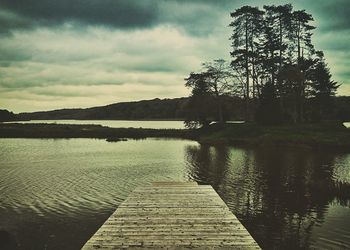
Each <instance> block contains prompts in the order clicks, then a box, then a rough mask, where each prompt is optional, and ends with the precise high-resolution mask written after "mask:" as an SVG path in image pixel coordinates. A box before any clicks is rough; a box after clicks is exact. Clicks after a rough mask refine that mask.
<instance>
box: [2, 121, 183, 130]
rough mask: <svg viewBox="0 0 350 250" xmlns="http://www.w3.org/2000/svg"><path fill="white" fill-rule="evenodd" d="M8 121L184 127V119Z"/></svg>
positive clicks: (163, 127)
mask: <svg viewBox="0 0 350 250" xmlns="http://www.w3.org/2000/svg"><path fill="white" fill-rule="evenodd" d="M8 123H24V124H25V123H49V124H50V123H56V124H94V125H102V126H106V127H110V128H156V129H183V128H185V126H184V122H183V121H123V120H33V121H22V122H8Z"/></svg>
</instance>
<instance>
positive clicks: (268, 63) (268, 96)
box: [185, 4, 339, 127]
mask: <svg viewBox="0 0 350 250" xmlns="http://www.w3.org/2000/svg"><path fill="white" fill-rule="evenodd" d="M231 18H232V22H231V23H230V24H229V26H230V27H231V28H232V34H231V37H230V42H231V48H232V50H231V53H230V57H231V60H230V61H229V62H228V61H225V60H223V59H218V60H214V61H213V62H208V63H204V64H203V68H202V70H201V71H200V72H192V73H190V75H189V76H188V77H187V78H186V79H185V81H186V83H185V85H186V86H187V87H188V88H190V89H191V95H190V101H189V103H188V107H187V114H186V124H187V126H188V127H197V126H207V125H208V124H209V123H210V122H211V121H214V120H215V121H218V122H224V121H225V109H227V108H226V106H225V103H226V101H227V100H228V99H230V98H241V99H243V100H244V103H245V104H244V106H245V107H244V110H245V112H244V113H245V120H246V121H256V122H259V123H263V124H283V123H291V124H292V123H293V124H295V123H303V122H315V121H321V120H329V119H333V118H334V112H333V100H334V98H333V97H334V96H335V94H336V91H337V88H338V87H339V84H338V83H337V82H335V81H333V80H332V75H331V73H330V69H329V67H328V65H327V63H326V61H325V58H324V54H323V52H322V51H319V50H316V48H315V46H314V45H313V43H312V36H313V31H314V30H315V27H314V26H313V25H312V21H313V20H314V19H313V17H312V15H311V14H309V13H307V12H306V11H305V10H294V9H293V7H292V5H291V4H286V5H278V6H276V5H265V6H263V9H259V8H258V7H252V6H243V7H241V8H239V9H236V10H235V11H233V12H232V13H231Z"/></svg>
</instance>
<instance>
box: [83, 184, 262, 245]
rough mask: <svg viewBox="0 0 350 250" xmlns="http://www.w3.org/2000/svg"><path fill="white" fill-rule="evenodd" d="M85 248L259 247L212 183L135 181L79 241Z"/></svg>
mask: <svg viewBox="0 0 350 250" xmlns="http://www.w3.org/2000/svg"><path fill="white" fill-rule="evenodd" d="M83 249H84V250H87V249H260V248H259V246H258V244H257V243H256V242H255V240H254V239H253V238H252V237H251V235H250V234H249V233H248V231H247V230H246V229H245V228H244V226H243V225H242V224H241V223H240V222H239V221H238V219H237V218H236V216H234V215H233V214H232V213H231V212H230V210H229V209H228V207H227V206H226V204H225V203H224V202H223V200H222V199H221V198H220V197H219V195H218V194H217V193H216V192H215V190H214V189H213V188H212V187H211V186H207V185H197V183H195V182H186V183H180V182H157V183H153V184H152V185H150V186H146V187H139V188H137V189H135V190H134V192H133V193H131V195H130V196H129V197H128V198H127V199H126V200H125V201H124V202H123V203H122V204H121V205H120V206H119V207H118V209H117V210H116V211H115V212H114V213H113V214H112V215H111V217H110V218H109V219H108V220H107V221H106V222H105V223H104V224H103V225H102V227H101V228H100V229H99V230H98V231H97V232H96V233H95V235H93V236H92V238H91V239H90V240H89V241H88V242H87V243H86V244H85V246H84V247H83Z"/></svg>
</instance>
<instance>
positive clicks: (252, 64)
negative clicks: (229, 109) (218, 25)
mask: <svg viewBox="0 0 350 250" xmlns="http://www.w3.org/2000/svg"><path fill="white" fill-rule="evenodd" d="M263 14H264V12H263V11H261V10H259V8H257V7H251V6H243V7H242V8H239V9H237V10H235V11H234V12H232V13H231V17H232V18H233V19H234V20H233V21H232V22H231V24H230V26H231V27H233V34H232V36H231V38H230V39H231V40H232V45H231V46H232V48H233V51H232V52H231V56H232V62H231V65H232V67H233V68H235V69H244V75H245V94H244V97H245V99H246V119H249V118H250V117H249V96H250V78H251V77H252V76H253V96H254V95H255V90H256V85H255V84H256V79H257V76H256V70H255V69H256V62H257V47H256V45H257V44H256V42H257V41H258V38H259V36H260V33H261V30H262V27H263V26H262V24H263Z"/></svg>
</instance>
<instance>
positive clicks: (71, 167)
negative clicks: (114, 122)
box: [0, 139, 350, 249]
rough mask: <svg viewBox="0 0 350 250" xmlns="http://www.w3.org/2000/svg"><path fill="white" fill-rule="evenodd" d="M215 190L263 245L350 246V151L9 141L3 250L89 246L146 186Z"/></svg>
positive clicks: (4, 162)
mask: <svg viewBox="0 0 350 250" xmlns="http://www.w3.org/2000/svg"><path fill="white" fill-rule="evenodd" d="M186 180H196V181H198V182H200V183H205V184H211V185H213V187H214V188H215V189H216V190H217V192H218V193H219V194H220V195H221V197H222V198H223V199H224V200H225V202H226V203H227V204H228V206H229V207H230V209H231V210H232V212H233V213H235V214H236V215H237V217H238V218H239V219H240V220H241V222H242V223H243V224H244V225H245V226H246V227H247V229H248V230H249V232H250V233H251V234H252V235H253V237H254V238H255V239H256V240H257V242H258V243H259V244H260V245H261V246H262V247H263V248H264V249H308V248H312V249H313V248H316V249H345V248H350V226H349V225H350V206H349V205H350V202H349V201H350V154H338V153H334V152H333V153H332V152H326V151H313V150H310V149H295V148H283V147H270V148H254V149H243V148H236V147H225V146H217V147H209V146H205V145H199V144H198V143H196V142H191V141H184V140H141V141H127V142H118V143H108V142H106V141H104V140H93V139H71V140H40V139H0V249H6V248H7V249H80V247H81V246H82V245H83V244H84V243H85V242H86V241H87V240H88V239H89V238H90V237H91V235H92V234H93V233H94V232H95V231H96V230H97V229H98V228H99V227H100V226H101V225H102V224H103V222H104V221H105V220H106V219H107V218H108V217H109V215H110V214H112V213H113V212H114V210H115V209H116V208H117V206H118V205H119V204H120V203H121V202H122V201H123V200H124V199H125V198H126V197H127V195H128V194H129V193H130V192H131V191H132V190H133V189H134V188H135V187H136V186H138V185H145V184H148V183H150V182H152V181H186Z"/></svg>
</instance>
